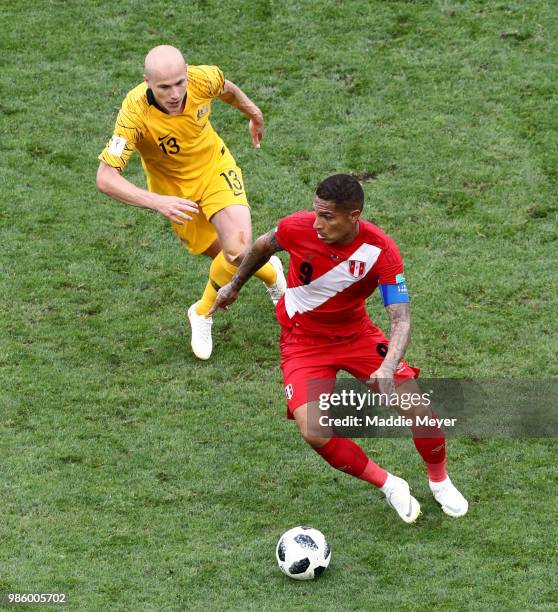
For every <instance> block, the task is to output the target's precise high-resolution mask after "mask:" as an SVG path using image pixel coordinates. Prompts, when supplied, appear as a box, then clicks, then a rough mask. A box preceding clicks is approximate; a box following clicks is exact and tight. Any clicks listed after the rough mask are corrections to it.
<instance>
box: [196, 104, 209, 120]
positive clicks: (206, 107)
mask: <svg viewBox="0 0 558 612" xmlns="http://www.w3.org/2000/svg"><path fill="white" fill-rule="evenodd" d="M208 112H209V104H204V105H203V106H202V107H201V108H200V109H199V110H198V120H199V119H201V118H202V117H203V116H204V115H207V113H208Z"/></svg>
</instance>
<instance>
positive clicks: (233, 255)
mask: <svg viewBox="0 0 558 612" xmlns="http://www.w3.org/2000/svg"><path fill="white" fill-rule="evenodd" d="M249 248H250V245H249V244H242V243H240V242H239V243H238V244H236V245H227V246H224V247H223V256H224V257H225V259H226V260H227V262H228V263H230V264H232V265H233V266H239V265H240V264H241V263H242V260H243V259H244V257H245V255H246V253H247V252H248V249H249Z"/></svg>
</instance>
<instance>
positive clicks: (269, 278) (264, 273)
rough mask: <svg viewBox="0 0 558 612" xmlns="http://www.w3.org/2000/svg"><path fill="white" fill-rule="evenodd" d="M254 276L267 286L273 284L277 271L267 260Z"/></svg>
mask: <svg viewBox="0 0 558 612" xmlns="http://www.w3.org/2000/svg"><path fill="white" fill-rule="evenodd" d="M254 276H255V277H256V278H259V279H260V280H261V281H263V282H264V283H265V284H266V285H267V286H269V285H273V283H274V282H275V281H276V280H277V272H276V271H275V268H274V267H273V266H272V265H271V264H270V263H269V262H267V263H266V264H264V265H263V266H262V267H261V268H260V269H259V270H258V271H257V272H256V273H255V274H254Z"/></svg>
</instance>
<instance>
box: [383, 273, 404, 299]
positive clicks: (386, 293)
mask: <svg viewBox="0 0 558 612" xmlns="http://www.w3.org/2000/svg"><path fill="white" fill-rule="evenodd" d="M398 276H400V275H399V274H398ZM380 292H381V294H382V300H383V301H384V306H390V305H391V304H408V303H409V302H410V301H411V300H410V298H409V292H408V291H407V283H406V282H405V278H403V281H402V282H400V283H397V284H395V285H380Z"/></svg>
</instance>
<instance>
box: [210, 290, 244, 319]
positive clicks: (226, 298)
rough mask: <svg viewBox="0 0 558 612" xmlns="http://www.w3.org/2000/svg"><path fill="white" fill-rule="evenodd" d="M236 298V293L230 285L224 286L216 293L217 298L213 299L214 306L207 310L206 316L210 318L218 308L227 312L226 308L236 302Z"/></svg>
mask: <svg viewBox="0 0 558 612" xmlns="http://www.w3.org/2000/svg"><path fill="white" fill-rule="evenodd" d="M237 298H238V291H237V290H236V289H234V288H233V286H232V285H231V283H228V284H227V285H224V286H223V287H221V289H219V292H218V293H217V298H216V299H215V304H213V306H212V307H211V308H210V309H209V312H208V313H207V316H208V317H210V316H211V315H212V314H213V313H214V312H215V311H216V310H217V309H218V308H222V309H223V310H227V308H228V307H229V306H230V305H231V304H232V303H233V302H236V299H237Z"/></svg>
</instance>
